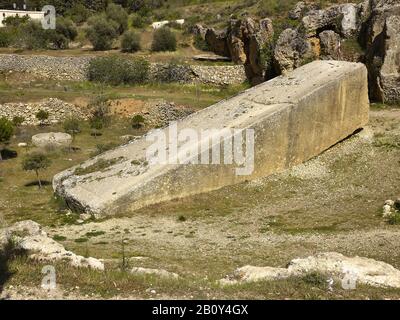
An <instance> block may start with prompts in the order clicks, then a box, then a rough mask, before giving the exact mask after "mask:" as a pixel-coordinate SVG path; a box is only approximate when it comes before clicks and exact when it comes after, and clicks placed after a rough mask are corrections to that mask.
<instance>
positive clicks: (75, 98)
mask: <svg viewBox="0 0 400 320" xmlns="http://www.w3.org/2000/svg"><path fill="white" fill-rule="evenodd" d="M245 88H247V84H243V85H236V86H227V87H217V86H212V85H200V84H199V85H196V84H174V83H171V84H168V83H152V84H144V85H136V86H120V87H111V86H104V85H100V84H95V83H92V82H89V81H82V82H61V81H60V82H55V81H45V80H42V79H34V78H32V76H30V75H26V74H25V75H23V74H15V75H12V76H10V75H8V76H5V75H4V74H3V75H2V74H0V93H1V94H0V103H6V102H14V101H18V102H31V101H39V100H41V99H44V98H49V97H52V98H59V99H62V100H65V101H67V102H72V103H77V102H78V103H79V102H82V101H83V102H88V101H89V100H90V99H91V98H94V97H96V96H98V95H100V94H102V95H106V96H108V98H109V99H111V100H115V99H124V98H133V99H138V100H144V101H145V100H148V99H164V100H167V101H174V102H175V103H176V104H178V105H184V106H187V107H189V108H192V109H194V110H196V109H201V108H204V107H207V106H209V105H211V104H214V103H216V102H218V101H220V100H222V99H225V98H227V97H230V96H232V95H234V94H236V93H237V92H239V91H241V90H243V89H245Z"/></svg>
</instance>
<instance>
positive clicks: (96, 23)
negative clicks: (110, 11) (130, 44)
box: [86, 16, 118, 51]
mask: <svg viewBox="0 0 400 320" xmlns="http://www.w3.org/2000/svg"><path fill="white" fill-rule="evenodd" d="M117 28H118V25H116V23H115V22H113V21H108V20H106V19H105V18H104V17H101V16H96V17H93V18H91V19H89V27H88V28H87V29H86V37H87V38H88V40H89V41H90V42H91V43H92V45H93V49H94V50H96V51H102V50H110V49H111V47H112V43H113V41H114V40H115V39H116V38H117V35H118V34H117V31H116V29H117Z"/></svg>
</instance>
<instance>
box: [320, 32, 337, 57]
mask: <svg viewBox="0 0 400 320" xmlns="http://www.w3.org/2000/svg"><path fill="white" fill-rule="evenodd" d="M319 38H320V40H321V56H322V58H323V59H327V60H340V58H341V53H340V43H341V39H340V35H338V34H337V33H336V32H335V31H332V30H327V31H323V32H321V33H320V34H319Z"/></svg>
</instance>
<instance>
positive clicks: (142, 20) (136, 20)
mask: <svg viewBox="0 0 400 320" xmlns="http://www.w3.org/2000/svg"><path fill="white" fill-rule="evenodd" d="M150 23H151V20H150V18H149V17H147V16H142V15H140V14H137V13H134V14H133V15H132V20H131V24H132V27H134V28H144V27H146V26H148V25H149V24H150Z"/></svg>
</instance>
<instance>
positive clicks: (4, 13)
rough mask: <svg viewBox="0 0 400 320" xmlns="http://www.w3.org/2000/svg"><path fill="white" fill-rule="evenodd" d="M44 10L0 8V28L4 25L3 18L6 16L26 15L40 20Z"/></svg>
mask: <svg viewBox="0 0 400 320" xmlns="http://www.w3.org/2000/svg"><path fill="white" fill-rule="evenodd" d="M44 14H45V12H44V11H24V10H3V9H0V28H1V27H4V25H3V20H4V19H6V18H7V17H24V16H28V17H30V18H31V19H32V20H42V19H43V18H44Z"/></svg>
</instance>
